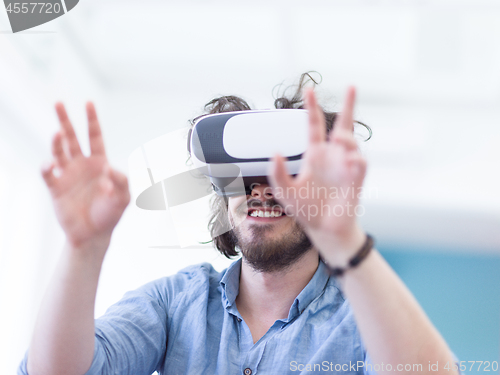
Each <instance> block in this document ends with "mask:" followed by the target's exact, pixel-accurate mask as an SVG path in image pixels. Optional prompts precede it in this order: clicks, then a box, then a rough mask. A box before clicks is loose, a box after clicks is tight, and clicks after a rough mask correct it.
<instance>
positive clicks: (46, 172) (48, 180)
mask: <svg viewBox="0 0 500 375" xmlns="http://www.w3.org/2000/svg"><path fill="white" fill-rule="evenodd" d="M54 167H55V165H54V162H50V163H46V164H44V165H43V166H42V177H43V180H44V181H45V184H46V185H47V187H48V188H49V189H51V188H52V187H54V185H55V183H56V181H57V179H56V176H54V173H53V171H54Z"/></svg>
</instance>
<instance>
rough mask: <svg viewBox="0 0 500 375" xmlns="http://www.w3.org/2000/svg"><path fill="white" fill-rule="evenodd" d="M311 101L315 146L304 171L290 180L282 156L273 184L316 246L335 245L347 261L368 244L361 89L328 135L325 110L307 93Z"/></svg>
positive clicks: (277, 161) (351, 95) (350, 93)
mask: <svg viewBox="0 0 500 375" xmlns="http://www.w3.org/2000/svg"><path fill="white" fill-rule="evenodd" d="M305 100H306V108H307V109H308V111H309V145H308V148H307V151H306V152H305V154H304V156H303V163H302V165H301V168H300V171H299V173H298V175H297V176H296V177H295V178H293V177H292V176H290V175H289V174H288V173H287V171H286V166H285V163H284V159H283V157H282V156H279V155H277V156H276V157H275V163H274V164H273V167H272V168H271V171H270V174H269V180H270V182H271V185H272V187H273V195H274V196H275V198H276V199H277V200H278V201H279V202H280V203H281V204H282V205H283V206H285V212H286V213H287V214H290V213H291V214H293V216H294V217H295V219H296V220H297V221H298V222H299V223H300V224H302V226H303V227H304V229H305V231H306V233H307V234H308V235H309V237H310V238H311V240H312V241H313V243H314V244H315V245H316V247H317V248H318V249H319V250H320V251H321V250H322V249H324V250H325V251H326V252H328V249H330V248H332V247H335V248H337V250H338V251H340V252H342V250H344V251H343V253H344V254H338V251H337V254H336V255H343V256H340V257H339V258H340V259H345V258H346V257H348V254H349V253H352V251H353V250H356V249H358V248H359V247H360V246H361V245H362V243H363V241H364V234H363V232H362V231H361V229H360V227H359V225H358V223H357V219H356V210H357V206H358V203H359V193H360V192H361V191H360V189H361V188H362V185H363V180H364V177H365V174H366V160H365V159H364V158H363V156H362V155H361V154H360V152H359V149H358V147H357V143H356V140H355V138H354V135H353V109H354V101H355V90H354V88H353V87H351V88H349V90H348V91H347V96H346V101H345V104H344V109H343V111H342V112H341V113H340V114H339V115H338V116H337V119H336V121H335V124H334V127H333V130H332V131H331V132H330V134H329V136H328V137H327V133H326V123H325V118H324V114H323V111H322V109H321V108H320V107H319V105H318V103H317V101H316V97H315V95H314V92H313V91H312V90H307V91H306V92H305ZM304 191H306V192H307V193H306V194H305V196H304V194H303V193H304ZM323 255H324V256H325V255H326V254H324V253H323ZM325 257H326V256H325ZM326 258H328V257H326ZM332 264H335V263H333V262H332Z"/></svg>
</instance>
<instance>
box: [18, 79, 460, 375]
mask: <svg viewBox="0 0 500 375" xmlns="http://www.w3.org/2000/svg"><path fill="white" fill-rule="evenodd" d="M304 96H305V101H306V108H307V109H308V110H309V146H308V149H307V152H306V153H305V155H304V157H303V164H302V167H301V170H300V172H299V174H298V175H297V176H296V177H295V178H292V177H291V176H289V175H288V174H287V171H286V169H285V165H284V160H283V159H282V158H281V157H280V156H279V155H276V156H275V158H274V163H273V168H272V170H271V171H270V173H269V181H270V185H267V184H262V185H258V184H257V185H254V187H253V189H252V190H251V193H250V194H249V195H247V196H238V197H232V198H230V199H229V203H228V212H229V215H228V217H227V218H226V219H227V220H231V221H233V222H235V221H238V222H239V221H241V219H242V218H244V219H245V220H243V221H242V223H241V224H240V225H238V226H237V227H235V228H234V230H233V231H232V232H230V233H228V234H227V236H224V237H220V238H218V239H215V240H216V241H215V243H216V245H217V247H218V248H219V249H221V248H224V249H225V250H227V251H229V253H231V251H233V252H234V251H235V248H236V247H238V248H239V249H240V250H241V252H242V258H241V259H240V260H238V261H236V262H234V263H233V264H232V265H231V266H230V267H229V268H228V269H227V270H224V271H223V272H221V273H218V272H216V271H215V270H214V269H213V268H212V267H211V266H210V265H208V264H202V265H197V266H191V267H188V268H186V269H185V270H183V271H181V272H179V273H178V274H176V275H174V276H171V277H167V278H164V279H160V280H156V281H153V282H151V283H149V284H147V285H145V286H143V287H141V288H139V289H138V290H136V291H133V292H129V293H127V294H126V295H125V296H124V298H123V299H122V300H121V301H120V302H118V303H117V304H116V305H114V306H112V307H111V308H110V309H108V311H107V312H106V314H105V315H104V316H103V317H102V318H100V319H98V320H96V321H95V322H94V317H93V314H94V301H95V294H96V289H97V282H98V277H99V273H100V269H101V265H102V262H103V259H104V255H105V253H106V250H107V248H108V245H109V242H110V237H111V233H112V231H113V228H114V227H115V225H116V223H117V222H118V220H119V218H120V216H121V215H122V213H123V211H124V209H125V207H126V206H127V204H128V203H129V200H130V196H129V192H128V185H127V179H126V177H125V176H123V175H122V174H121V173H119V172H117V171H115V170H113V169H112V168H111V167H110V166H109V165H108V162H107V159H106V155H105V150H104V144H103V140H102V136H101V131H100V127H99V123H98V120H97V116H96V112H95V109H94V106H93V105H92V104H91V103H89V104H88V105H87V114H88V120H89V138H90V147H91V155H90V156H89V157H84V156H83V155H82V152H81V150H80V146H79V144H78V141H77V139H76V136H75V133H74V131H73V128H72V126H71V123H70V121H69V119H68V117H67V114H66V112H65V109H64V107H63V106H62V104H57V105H56V110H57V113H58V116H59V120H60V122H61V131H60V132H59V133H57V134H56V135H55V137H54V139H53V145H52V153H53V155H54V162H53V163H52V164H50V165H48V166H47V167H45V168H44V169H43V172H42V173H43V177H44V179H45V181H46V183H47V186H48V187H49V190H50V192H51V195H52V199H53V202H54V207H55V210H56V214H57V217H58V220H59V222H60V224H61V226H62V227H63V229H64V232H65V234H66V238H67V241H66V246H65V247H66V248H65V251H64V253H63V256H62V258H61V261H60V263H59V265H58V268H57V271H56V273H55V275H54V279H53V281H52V283H51V285H50V287H49V290H48V292H47V295H46V296H45V299H44V302H43V305H42V307H41V310H40V312H39V317H38V320H37V324H36V327H35V331H34V335H33V339H32V342H31V346H30V350H29V352H28V353H27V356H26V358H25V359H24V361H23V363H22V364H21V366H20V370H19V373H21V374H26V373H27V372H28V373H29V374H31V375H40V374H134V375H140V374H151V373H152V372H154V371H155V370H156V371H158V372H160V373H162V374H204V373H207V374H244V375H251V374H257V373H259V374H288V373H302V374H310V373H323V372H329V373H338V374H340V373H359V374H362V373H373V374H374V373H378V374H385V373H392V372H398V373H401V372H404V373H419V374H421V373H433V374H444V373H446V374H456V373H457V371H456V365H455V362H454V357H453V354H452V353H451V352H450V350H449V348H448V347H447V345H446V343H445V342H444V340H443V339H442V337H441V336H440V335H439V333H438V332H437V331H436V329H435V328H434V327H433V326H432V324H431V322H430V321H429V320H428V318H427V317H426V315H425V313H424V312H423V311H422V309H421V308H420V307H419V305H418V303H417V302H416V300H415V299H414V298H413V296H412V295H411V293H410V292H409V291H408V290H407V289H406V287H405V286H404V285H403V283H402V282H401V280H400V279H399V278H398V276H397V275H396V274H395V273H394V272H393V270H392V269H391V268H390V267H389V265H388V264H387V263H386V262H385V261H384V260H383V258H382V257H381V256H380V254H379V253H378V252H377V251H376V250H375V249H373V248H372V245H373V243H372V242H371V240H370V237H369V236H367V235H366V234H365V233H364V232H363V230H362V229H361V228H360V226H359V224H358V222H357V220H356V216H355V215H354V214H353V207H356V206H357V204H358V197H357V194H354V195H352V194H348V195H347V196H342V195H341V196H333V197H332V196H330V195H324V194H323V195H321V194H307V195H306V197H305V198H302V197H303V196H304V195H300V196H298V197H297V196H291V195H290V193H289V192H290V191H295V192H297V191H299V189H301V188H304V187H311V186H315V188H316V189H317V192H320V191H330V188H331V187H335V188H338V189H354V190H355V191H359V190H358V189H359V188H361V187H362V183H363V179H364V177H365V173H366V161H365V159H364V158H363V157H362V156H361V155H360V153H359V150H358V148H357V145H356V141H355V139H354V137H353V108H354V101H355V91H354V89H353V88H350V89H349V90H348V92H347V97H346V101H345V106H344V109H343V111H342V113H341V114H340V115H339V116H338V117H337V119H336V121H335V126H334V127H333V130H332V131H331V132H329V134H328V135H327V132H326V131H325V129H326V124H325V118H324V112H323V110H322V109H321V108H320V107H319V105H318V104H317V101H316V98H315V95H314V92H313V91H312V90H306V91H305V94H304ZM241 109H248V108H241ZM222 110H223V109H221V110H220V111H222ZM64 144H65V146H63V145H64ZM54 168H57V169H59V171H60V175H59V177H56V176H55V175H54V173H53V172H54ZM321 188H324V189H323V190H322V189H321ZM245 203H247V204H246V205H245ZM301 206H305V207H307V208H306V210H301V209H300V207H301ZM243 207H245V208H243ZM246 207H248V209H246ZM321 207H326V208H327V210H324V211H322V212H325V211H326V212H329V213H326V214H324V213H323V214H321V215H306V214H305V212H311V211H310V210H308V208H319V209H321ZM349 207H350V208H351V209H350V210H349V209H348V208H349ZM339 208H342V210H340V209H339ZM259 211H261V212H262V213H261V212H259ZM271 211H272V212H273V215H272V216H274V217H270V216H271V215H270V212H271ZM265 212H267V213H268V214H267V215H269V217H265V216H266V214H265ZM261 216H264V217H261ZM226 255H227V253H226ZM352 259H355V262H351V263H349V262H350V261H351V260H352ZM356 263H358V264H356ZM347 301H348V302H347ZM26 371H27V372H26Z"/></svg>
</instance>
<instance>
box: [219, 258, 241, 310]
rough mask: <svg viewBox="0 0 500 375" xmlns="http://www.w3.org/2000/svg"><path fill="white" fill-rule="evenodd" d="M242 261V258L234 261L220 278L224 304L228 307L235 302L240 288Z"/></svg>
mask: <svg viewBox="0 0 500 375" xmlns="http://www.w3.org/2000/svg"><path fill="white" fill-rule="evenodd" d="M241 262H242V260H241V258H240V259H238V260H237V261H236V262H233V263H232V264H231V265H230V266H229V267H228V269H227V270H226V272H225V273H224V276H222V279H221V280H220V285H221V287H222V305H223V306H224V307H226V308H229V307H231V306H232V305H233V304H234V301H235V300H236V297H237V296H238V292H239V290H240V273H241Z"/></svg>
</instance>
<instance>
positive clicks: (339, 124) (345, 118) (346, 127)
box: [333, 86, 356, 134]
mask: <svg viewBox="0 0 500 375" xmlns="http://www.w3.org/2000/svg"><path fill="white" fill-rule="evenodd" d="M355 100H356V90H355V89H354V87H352V86H351V87H349V88H348V89H347V95H346V99H345V103H344V108H343V110H342V112H341V113H340V114H339V115H338V117H337V119H336V121H335V125H334V127H333V133H334V134H335V132H342V131H349V133H352V132H353V131H354V117H353V116H354V102H355Z"/></svg>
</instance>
